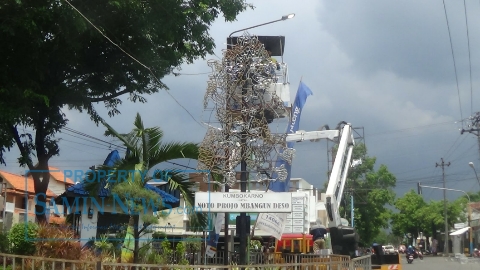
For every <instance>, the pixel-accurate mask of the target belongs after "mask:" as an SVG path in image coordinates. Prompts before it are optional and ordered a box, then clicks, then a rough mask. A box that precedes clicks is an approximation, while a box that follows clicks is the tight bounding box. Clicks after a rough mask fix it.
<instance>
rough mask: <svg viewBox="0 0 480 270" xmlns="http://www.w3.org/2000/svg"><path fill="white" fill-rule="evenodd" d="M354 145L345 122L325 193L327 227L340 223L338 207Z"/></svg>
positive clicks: (351, 134)
mask: <svg viewBox="0 0 480 270" xmlns="http://www.w3.org/2000/svg"><path fill="white" fill-rule="evenodd" d="M354 145H355V141H354V138H353V133H352V127H351V125H350V124H346V125H344V126H343V129H342V130H341V135H340V142H339V145H338V149H337V154H336V156H335V161H334V163H333V168H332V172H331V174H330V179H329V181H328V186H327V191H326V194H325V195H326V203H325V206H326V209H327V214H328V220H329V225H328V226H329V227H338V226H340V225H341V224H342V222H341V217H340V213H339V208H340V202H341V200H342V196H343V190H344V188H345V183H346V181H347V175H348V169H349V168H350V160H351V158H352V151H353V146H354Z"/></svg>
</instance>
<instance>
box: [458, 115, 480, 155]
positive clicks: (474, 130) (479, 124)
mask: <svg viewBox="0 0 480 270" xmlns="http://www.w3.org/2000/svg"><path fill="white" fill-rule="evenodd" d="M469 118H470V121H471V123H470V124H468V126H467V129H463V128H462V130H461V131H460V134H461V135H462V134H463V133H465V132H468V133H471V134H473V135H475V136H477V142H478V153H479V154H480V112H476V113H475V114H474V115H471V116H470V117H469Z"/></svg>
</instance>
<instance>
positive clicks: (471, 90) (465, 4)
mask: <svg viewBox="0 0 480 270" xmlns="http://www.w3.org/2000/svg"><path fill="white" fill-rule="evenodd" d="M463 9H464V10H465V26H466V27H467V44H468V63H469V69H470V114H473V84H472V59H471V57H470V35H469V33H468V17H467V3H466V2H465V0H463Z"/></svg>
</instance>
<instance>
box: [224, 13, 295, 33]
mask: <svg viewBox="0 0 480 270" xmlns="http://www.w3.org/2000/svg"><path fill="white" fill-rule="evenodd" d="M293 17H295V13H291V14H288V15H284V16H282V18H281V19H279V20H275V21H271V22H266V23H262V24H258V25H254V26H250V27H247V28H244V29H240V30H237V31H234V32H232V33H230V35H229V36H228V37H231V36H232V35H233V34H235V33H238V32H241V31H245V30H248V29H252V28H256V27H259V26H264V25H267V24H271V23H275V22H280V21H285V20H288V19H291V18H293Z"/></svg>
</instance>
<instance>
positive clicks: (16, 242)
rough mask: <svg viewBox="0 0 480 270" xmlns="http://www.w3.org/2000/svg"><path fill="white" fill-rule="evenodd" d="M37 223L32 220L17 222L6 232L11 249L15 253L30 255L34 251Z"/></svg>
mask: <svg viewBox="0 0 480 270" xmlns="http://www.w3.org/2000/svg"><path fill="white" fill-rule="evenodd" d="M37 232H38V225H37V224H35V223H32V222H28V223H17V224H15V225H13V227H12V228H11V229H10V232H9V233H8V241H9V242H10V245H11V247H10V248H11V251H12V253H14V254H17V255H32V254H33V253H35V241H34V240H35V238H37Z"/></svg>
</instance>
